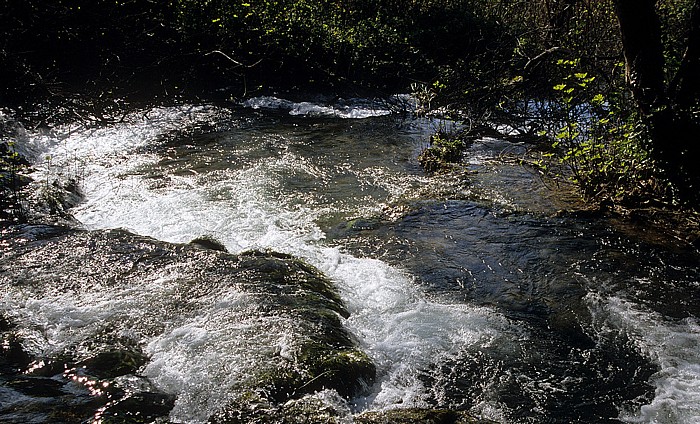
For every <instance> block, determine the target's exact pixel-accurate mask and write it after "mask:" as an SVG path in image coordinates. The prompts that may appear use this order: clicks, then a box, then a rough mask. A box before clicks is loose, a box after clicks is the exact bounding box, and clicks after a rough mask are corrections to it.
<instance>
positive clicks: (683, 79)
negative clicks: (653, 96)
mask: <svg viewBox="0 0 700 424" xmlns="http://www.w3.org/2000/svg"><path fill="white" fill-rule="evenodd" d="M670 91H671V93H669V94H670V95H671V96H674V99H675V102H676V104H678V106H680V107H683V108H688V107H692V106H696V105H697V103H698V101H700V0H696V1H695V3H694V4H693V10H692V12H691V15H690V29H689V31H688V41H687V46H686V50H685V54H684V55H683V59H682V61H681V65H680V67H679V68H678V73H677V74H676V77H675V78H674V81H673V85H672V87H671V90H670Z"/></svg>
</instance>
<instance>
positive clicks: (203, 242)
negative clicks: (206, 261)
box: [189, 235, 228, 252]
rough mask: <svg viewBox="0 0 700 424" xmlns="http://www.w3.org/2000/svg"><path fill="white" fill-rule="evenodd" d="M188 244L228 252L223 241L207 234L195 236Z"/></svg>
mask: <svg viewBox="0 0 700 424" xmlns="http://www.w3.org/2000/svg"><path fill="white" fill-rule="evenodd" d="M189 244H190V245H191V246H195V247H199V248H202V249H207V250H216V251H219V252H228V249H226V246H224V244H223V243H221V242H220V241H219V240H217V239H215V238H214V237H212V236H208V235H205V236H201V237H197V238H196V239H194V240H192V241H190V243H189Z"/></svg>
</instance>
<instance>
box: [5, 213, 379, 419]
mask: <svg viewBox="0 0 700 424" xmlns="http://www.w3.org/2000/svg"><path fill="white" fill-rule="evenodd" d="M0 242H1V243H0V246H1V247H2V258H0V287H1V288H2V290H3V292H4V294H5V296H6V298H7V299H11V300H9V301H8V302H4V304H3V306H2V309H3V310H2V311H1V312H2V320H1V321H0V330H2V340H3V347H2V352H1V353H2V355H0V366H1V367H2V371H3V376H2V379H0V391H2V392H3V393H4V394H6V395H8V398H11V399H14V401H11V402H7V403H3V405H2V406H1V407H0V420H4V421H8V420H9V422H12V420H16V419H20V420H28V421H32V422H79V421H81V420H86V419H89V418H90V417H93V418H94V419H101V420H102V422H152V421H153V420H154V419H156V418H158V417H167V416H168V415H169V414H171V412H173V411H175V412H174V413H175V415H176V416H177V415H178V414H180V416H185V415H188V414H189V415H190V416H191V415H192V414H194V415H195V416H196V417H197V418H196V419H197V420H199V419H202V420H203V419H205V418H206V417H207V416H215V415H217V414H218V416H220V417H225V416H227V415H226V413H225V412H217V410H223V411H225V409H226V408H224V406H225V405H237V406H236V408H237V410H241V411H243V410H246V409H250V408H253V406H251V405H252V404H251V402H253V400H255V402H253V403H256V404H257V403H265V404H267V405H270V408H272V409H275V408H277V409H279V407H278V406H277V405H279V404H282V403H284V402H289V401H291V400H294V399H301V398H303V397H304V396H305V395H309V394H313V393H315V392H317V391H323V390H332V391H334V393H336V394H337V395H338V396H341V397H343V398H349V397H353V396H356V395H359V394H361V393H362V392H363V391H365V390H367V388H368V387H369V386H371V384H372V383H373V381H374V378H375V373H376V371H375V366H374V364H373V363H372V361H371V360H370V358H369V357H368V356H367V355H366V354H365V353H363V352H362V350H361V349H360V348H359V347H358V346H357V342H356V340H355V338H354V337H353V336H352V335H351V334H350V333H349V332H348V331H347V330H345V329H344V327H343V324H342V321H341V317H347V316H349V313H348V311H347V310H346V308H345V306H344V305H343V302H342V301H341V299H340V297H339V296H338V294H337V293H336V291H335V288H334V286H333V283H332V282H331V281H329V280H328V279H327V278H326V277H324V276H323V275H322V274H321V273H320V272H319V271H317V270H316V269H315V268H313V267H312V266H310V265H308V264H306V263H304V262H303V261H301V260H298V259H295V258H293V257H292V256H289V255H284V254H279V253H275V252H259V251H252V252H246V253H243V254H240V255H232V254H228V253H225V252H221V251H218V250H211V249H202V248H200V247H198V246H191V245H180V244H171V243H165V242H160V241H156V240H154V239H150V238H146V237H140V236H137V235H134V234H131V233H129V232H127V231H123V230H110V231H80V230H72V229H67V228H60V227H53V226H18V227H13V228H8V229H5V230H3V232H2V239H1V240H0ZM195 326H196V327H197V328H196V331H195V329H194V327H195ZM195 336H196V337H195ZM223 346H226V349H225V350H224V349H221V347H223ZM202 367H203V368H202ZM202 374H206V376H205V377H206V378H205V380H206V381H204V382H201V381H200V382H199V383H198V384H199V386H197V387H195V388H194V389H195V390H193V388H192V387H187V385H188V384H194V383H193V380H197V379H198V378H200V377H201V376H202ZM185 389H186V390H189V391H190V393H191V392H192V391H195V392H196V391H197V390H199V391H200V392H205V391H218V392H220V394H219V395H217V396H211V393H209V394H207V397H208V398H212V397H213V398H214V399H217V400H218V401H219V403H218V404H212V403H205V402H204V401H202V400H201V399H196V398H193V395H191V394H188V395H187V396H186V397H187V399H184V400H183V399H180V398H179V397H178V396H179V395H182V393H184V392H183V391H184V390H185ZM178 390H183V391H178ZM245 393H255V394H256V395H255V396H245V395H244V394H245ZM39 405H41V408H39ZM66 405H72V407H71V408H68V409H66ZM39 409H42V412H39ZM253 409H254V408H253ZM68 410H70V414H69V413H68V412H66V411H68ZM193 410H195V411H196V412H193ZM229 410H230V408H229ZM66 414H68V415H70V417H66V416H65V415H66ZM61 417H63V418H61ZM74 418H75V421H73V419H74ZM215 421H216V420H215ZM217 422H218V421H217ZM221 422H229V421H227V420H225V421H221ZM237 422H245V421H237Z"/></svg>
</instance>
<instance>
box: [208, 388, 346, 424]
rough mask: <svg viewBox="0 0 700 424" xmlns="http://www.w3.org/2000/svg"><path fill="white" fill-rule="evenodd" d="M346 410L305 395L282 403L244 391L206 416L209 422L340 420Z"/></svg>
mask: <svg viewBox="0 0 700 424" xmlns="http://www.w3.org/2000/svg"><path fill="white" fill-rule="evenodd" d="M345 415H347V413H346V412H345V411H338V410H337V409H335V408H334V407H333V406H332V405H329V404H328V403H326V402H323V401H321V400H320V399H318V398H316V397H313V396H307V397H304V398H301V399H294V400H290V401H287V402H285V403H283V404H277V405H275V404H272V403H270V402H269V401H268V400H267V399H266V398H265V396H261V395H260V394H258V393H254V392H247V393H244V394H242V395H241V396H240V397H239V398H238V399H237V400H236V401H235V402H233V403H231V404H230V405H228V406H227V407H226V408H223V409H222V410H221V411H219V412H218V413H217V414H215V415H214V416H212V417H211V418H210V419H209V421H208V422H209V424H249V423H266V424H310V423H313V424H341V423H345V422H347V419H343V417H344V416H345Z"/></svg>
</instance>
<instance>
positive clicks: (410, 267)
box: [3, 97, 700, 424]
mask: <svg viewBox="0 0 700 424" xmlns="http://www.w3.org/2000/svg"><path fill="white" fill-rule="evenodd" d="M441 124H443V125H444V123H439V122H437V121H435V120H430V119H413V118H407V117H406V116H404V115H398V114H395V113H392V108H390V107H388V106H386V104H383V103H373V102H368V101H346V102H336V103H334V104H317V103H310V102H309V103H307V102H296V103H295V102H291V101H287V100H283V99H279V98H273V97H266V98H255V99H250V100H248V101H247V102H245V103H243V104H240V105H229V106H225V107H224V106H212V105H188V106H177V107H162V108H154V109H152V110H148V111H143V112H141V113H134V114H131V115H129V116H127V117H126V119H125V121H124V122H122V123H119V124H114V125H111V126H107V127H100V128H81V127H78V128H70V127H63V128H58V129H56V130H55V131H53V132H50V133H36V134H28V136H27V139H26V140H25V142H24V146H23V149H24V151H25V153H27V154H28V155H30V156H32V157H34V158H35V160H36V163H37V167H38V168H39V169H40V171H38V173H37V175H39V176H38V177H37V176H36V175H35V179H36V180H37V181H39V182H41V181H44V180H47V181H48V180H50V179H53V178H64V179H65V178H75V179H77V180H78V181H79V185H80V187H81V192H82V196H83V197H82V201H81V202H80V203H79V204H78V205H77V206H76V207H75V208H74V209H73V210H72V213H73V215H74V216H75V218H76V219H77V220H78V221H79V222H80V223H81V224H82V225H83V226H84V227H85V228H87V229H112V228H124V229H127V230H129V231H131V232H133V233H136V234H140V235H145V236H150V237H154V238H156V239H160V240H164V241H169V242H175V243H185V242H188V241H190V240H192V239H194V238H196V237H200V236H203V235H208V236H211V237H213V238H215V239H216V240H218V241H220V242H221V243H223V244H224V245H225V246H226V247H227V249H228V250H229V251H230V252H234V253H236V252H242V251H246V250H249V249H271V250H274V251H277V252H281V253H286V254H291V255H294V256H296V257H299V258H302V259H304V260H305V261H307V262H308V263H310V264H312V265H314V266H315V267H317V268H318V269H319V270H321V272H323V273H324V274H325V275H326V276H328V277H329V278H330V279H332V280H333V281H334V283H335V284H336V286H337V288H338V290H339V292H340V295H341V297H342V299H343V301H344V302H345V303H346V305H347V307H348V310H349V312H350V317H349V318H347V319H345V320H343V324H344V326H345V327H346V328H348V329H349V331H350V332H351V333H353V334H354V335H355V336H356V337H357V339H358V340H359V343H360V347H361V349H362V350H363V351H365V352H366V353H367V354H368V355H369V357H370V358H371V359H372V360H373V361H374V363H375V364H376V366H377V374H378V375H377V381H376V383H375V385H374V386H373V387H372V388H371V389H370V391H369V393H368V394H367V395H366V396H363V397H361V398H357V399H352V400H351V401H349V402H348V403H347V404H346V405H345V406H344V407H345V408H346V409H347V417H346V418H347V420H348V422H351V421H352V417H353V415H354V414H357V413H360V412H362V411H368V410H370V411H371V410H385V409H393V408H407V407H421V408H450V409H459V410H466V411H469V412H470V413H471V414H473V415H475V416H480V417H484V418H487V419H491V420H494V421H496V422H500V423H573V422H581V423H600V422H629V423H664V424H675V423H677V424H681V423H698V422H700V325H699V324H698V316H699V314H700V306H699V304H698V300H700V270H699V269H698V264H700V255H699V254H698V253H697V252H696V251H694V250H693V249H691V248H689V247H686V246H684V245H682V244H681V243H680V242H679V243H675V242H669V241H668V240H665V239H663V238H661V237H657V236H655V235H654V233H653V231H651V230H649V229H647V230H644V231H642V230H640V229H639V228H637V227H635V226H634V225H633V224H628V223H622V222H616V221H614V220H611V219H606V218H601V217H599V216H590V215H589V214H585V213H566V212H561V210H565V209H570V208H574V209H575V207H576V205H575V203H574V200H572V199H571V198H570V196H568V195H565V193H564V192H563V191H562V190H552V189H551V188H548V187H546V186H545V185H544V183H543V182H542V181H541V180H540V179H539V178H538V177H537V176H536V175H535V174H534V173H532V172H531V171H529V170H528V169H526V168H524V167H522V166H520V165H518V164H517V163H516V162H514V161H512V160H508V158H517V157H519V156H521V155H523V154H525V152H526V150H527V146H524V145H521V144H518V143H512V142H507V141H503V140H497V139H489V138H485V139H481V140H477V141H476V142H475V143H474V144H473V146H472V147H471V148H470V149H469V150H468V151H467V152H466V156H465V162H466V164H467V165H466V168H465V169H464V170H463V171H461V172H458V173H453V174H446V175H435V176H428V175H426V174H425V173H424V172H423V171H422V170H421V168H420V167H419V165H418V163H417V159H416V158H417V155H418V153H419V152H420V150H421V148H423V147H424V146H425V143H426V140H427V138H428V136H429V134H430V133H431V132H432V131H433V130H434V129H435V126H436V125H441ZM151 284H153V287H150V288H148V287H147V288H146V289H144V291H143V292H142V291H138V292H135V293H132V294H130V293H123V292H121V293H115V294H113V295H114V296H115V297H114V298H110V296H111V294H110V293H104V294H102V295H101V296H100V297H99V299H96V300H95V302H103V303H104V304H112V305H113V306H112V307H114V308H125V311H123V312H124V313H125V314H135V315H138V314H139V311H138V310H139V309H140V308H143V307H144V304H143V302H140V301H137V300H138V299H137V298H138V296H143V293H144V292H147V291H149V290H152V291H156V292H157V291H158V290H159V287H158V284H159V282H158V281H155V282H152V283H151ZM212 295H213V296H225V295H226V293H220V294H218V293H213V294H212ZM129 296H135V298H134V299H131V300H130V298H129ZM30 303H31V305H32V306H31V308H29V309H31V311H35V312H34V313H36V317H35V319H34V321H32V317H31V316H29V315H27V317H26V319H27V320H28V321H32V322H34V325H39V323H43V324H44V325H48V324H47V322H49V324H50V321H51V320H61V319H64V318H61V317H65V316H70V317H72V318H71V319H73V320H75V321H80V320H87V319H88V318H87V316H88V315H90V314H94V313H95V309H94V306H95V305H77V304H75V303H74V302H72V301H71V300H70V299H69V298H68V295H66V298H65V299H62V298H61V297H60V296H59V297H58V298H55V297H54V298H51V299H41V298H37V299H32V301H31V302H30ZM28 304H29V303H25V304H24V305H25V307H27V305H28ZM114 305H116V306H114ZM9 307H19V306H18V305H16V304H14V303H13V302H12V301H7V299H5V301H4V302H3V308H9ZM129 308H133V309H134V310H133V311H131V310H129ZM31 311H30V312H27V313H28V314H31V313H32V312H31ZM208 314H210V312H207V313H206V314H205V313H203V314H202V315H200V316H195V317H192V318H191V319H190V321H187V322H181V323H179V324H177V325H176V326H175V327H174V328H170V329H169V330H168V331H164V332H163V333H162V334H158V335H155V336H153V337H151V338H149V339H147V340H142V341H141V342H143V343H144V344H145V345H146V346H147V347H146V353H147V354H148V355H149V357H150V358H151V362H149V363H147V364H146V365H145V366H144V367H143V369H142V374H143V375H144V376H145V377H146V378H148V379H149V380H150V381H151V382H152V383H153V384H154V385H155V386H156V387H158V388H159V389H160V390H162V391H165V392H170V393H172V394H173V395H175V396H177V398H176V401H175V407H174V408H173V410H172V411H171V412H170V420H172V421H173V422H183V423H189V422H202V421H205V420H206V417H207V414H208V413H210V412H212V411H202V410H201V408H202V406H201V405H210V404H212V403H215V401H217V400H218V399H219V397H217V396H219V395H217V394H214V393H211V392H208V391H207V390H203V389H202V387H200V386H198V384H199V382H200V381H201V380H202V377H201V375H199V374H198V373H201V372H202V370H206V369H209V368H212V367H214V366H216V364H217V363H216V361H217V359H216V358H215V356H216V355H200V356H199V357H198V361H200V362H201V361H204V362H206V361H213V362H212V364H210V365H207V364H206V363H203V364H199V365H198V366H196V367H195V366H193V367H191V368H190V369H185V370H184V371H183V368H182V363H183V361H184V360H185V359H183V358H186V357H187V355H188V354H189V353H188V352H189V350H190V349H192V346H187V345H185V344H183V340H185V341H188V340H189V343H191V344H199V345H207V346H226V345H227V341H228V339H226V337H229V336H228V335H227V332H226V331H218V332H217V331H212V329H211V328H209V331H208V332H207V330H206V328H208V327H206V325H204V324H202V323H203V322H211V321H212V316H213V315H208ZM211 314H214V313H213V312H211ZM218 330H221V329H218ZM71 334H72V333H71V332H70V331H66V332H65V334H64V333H61V332H59V331H56V332H55V333H54V334H52V335H51V337H49V340H48V341H46V343H54V344H60V343H61V338H63V337H71ZM204 338H206V339H207V341H206V343H205V342H203V340H204ZM176 342H177V343H176ZM250 346H251V347H250V348H255V345H254V344H251V345H250ZM228 355H229V356H228V357H229V358H233V359H232V360H235V358H236V356H235V355H236V353H235V352H229V353H228ZM202 384H203V383H202ZM319 396H320V397H322V395H321V394H320V395H319ZM207 397H211V398H212V399H213V400H211V401H208V400H207ZM329 399H331V400H328V402H331V401H332V402H338V400H337V398H336V397H332V396H330V397H329ZM332 399H335V400H332Z"/></svg>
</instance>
